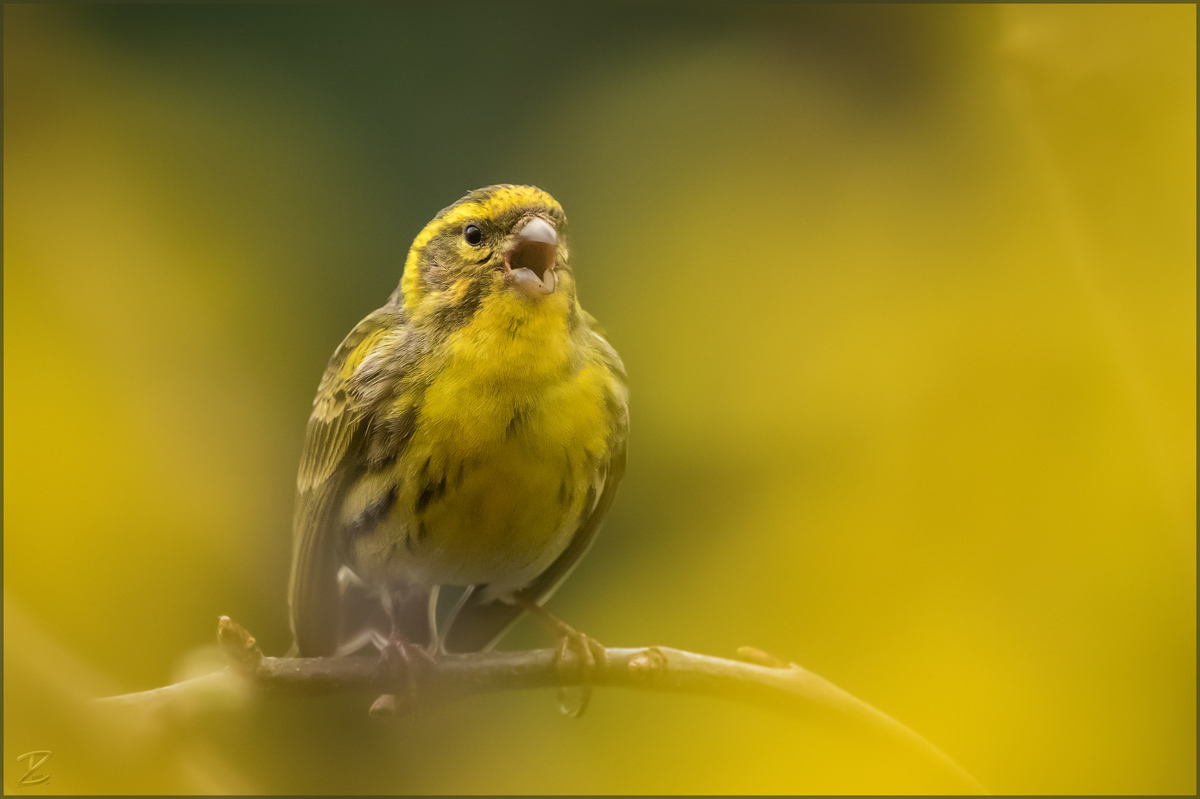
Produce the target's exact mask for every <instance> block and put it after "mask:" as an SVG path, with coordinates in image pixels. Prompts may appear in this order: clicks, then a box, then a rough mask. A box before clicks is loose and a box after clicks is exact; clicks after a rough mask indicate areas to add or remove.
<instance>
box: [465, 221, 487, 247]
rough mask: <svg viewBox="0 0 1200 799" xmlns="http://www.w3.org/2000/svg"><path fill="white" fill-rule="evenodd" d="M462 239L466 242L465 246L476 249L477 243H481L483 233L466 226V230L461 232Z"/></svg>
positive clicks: (473, 227)
mask: <svg viewBox="0 0 1200 799" xmlns="http://www.w3.org/2000/svg"><path fill="white" fill-rule="evenodd" d="M463 238H464V239H466V240H467V244H470V245H471V246H472V247H478V246H479V242H481V241H483V231H482V230H480V229H479V228H477V227H475V226H474V225H467V229H466V230H464V231H463Z"/></svg>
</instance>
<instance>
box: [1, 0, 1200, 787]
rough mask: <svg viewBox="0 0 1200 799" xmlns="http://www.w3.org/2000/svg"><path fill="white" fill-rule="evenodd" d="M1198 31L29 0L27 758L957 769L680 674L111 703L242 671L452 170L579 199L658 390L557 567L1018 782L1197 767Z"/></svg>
mask: <svg viewBox="0 0 1200 799" xmlns="http://www.w3.org/2000/svg"><path fill="white" fill-rule="evenodd" d="M1195 32H1196V10H1195V6H1190V5H1172V6H1116V5H1108V6H1081V5H1070V6H1021V7H996V6H963V7H952V6H936V7H916V6H883V7H871V6H847V7H821V6H756V5H736V6H695V7H691V6H688V7H683V6H673V5H654V6H651V7H648V8H638V7H634V6H628V5H617V6H588V5H580V6H572V7H570V8H561V7H557V6H550V5H522V6H512V5H500V4H489V5H482V6H467V5H444V6H426V5H403V6H375V5H366V6H274V5H268V6H245V7H238V6H154V5H137V6H96V7H75V6H22V5H12V4H9V5H6V6H5V7H4V104H5V105H4V666H5V670H4V671H5V673H4V699H5V709H4V780H5V791H6V792H11V793H20V792H22V791H24V792H29V791H30V790H38V789H23V788H20V787H18V786H17V785H16V782H17V780H18V779H19V778H20V777H21V776H22V775H23V774H24V771H25V764H24V763H19V762H18V761H17V760H16V758H17V756H18V755H19V754H22V753H24V752H26V751H29V750H50V751H53V753H54V755H53V758H52V759H51V760H49V761H48V762H47V764H46V766H45V767H44V768H43V769H42V771H43V772H44V773H49V774H50V775H52V776H51V781H50V783H49V790H51V791H54V792H159V791H161V792H207V791H217V792H227V791H239V792H242V791H244V792H280V791H286V792H302V793H306V792H423V793H440V792H488V793H509V792H747V791H753V792H807V791H830V792H853V791H863V790H870V791H888V792H892V791H922V790H925V789H927V788H928V787H929V784H928V783H927V782H925V780H926V777H925V776H922V774H921V773H918V772H919V770H918V769H915V767H910V766H909V764H906V763H903V762H899V761H895V760H894V759H892V760H889V759H887V758H885V757H883V756H881V755H880V754H879V753H877V752H874V751H872V750H871V749H870V747H868V746H866V745H864V744H862V743H861V742H860V741H858V740H856V739H855V738H854V737H850V738H846V737H844V736H842V737H838V736H836V735H833V734H831V733H830V732H828V731H826V730H823V729H821V728H820V727H819V726H814V725H799V724H796V723H795V722H793V721H790V720H788V719H785V718H783V717H776V716H775V715H772V714H770V713H768V712H765V711H762V710H757V709H751V708H744V707H740V706H737V705H733V704H729V703H725V702H719V701H715V700H712V701H710V700H702V699H694V698H682V697H673V696H663V695H657V694H640V693H626V692H620V691H612V690H608V691H604V690H602V691H600V692H598V694H597V696H596V698H595V700H594V701H593V705H592V709H591V710H590V711H589V712H588V714H587V715H586V716H585V717H583V718H582V719H581V720H579V721H574V722H571V721H566V720H564V719H562V718H560V717H559V716H557V715H556V713H555V711H554V705H553V701H552V696H551V695H550V694H549V693H545V694H517V695H505V696H489V697H481V698H476V699H471V700H469V701H464V702H462V703H460V704H457V705H454V706H451V707H447V708H442V709H438V710H436V711H430V712H427V713H422V714H421V715H419V716H417V717H416V718H412V719H407V720H404V721H402V722H401V723H398V724H395V725H391V726H381V725H379V724H375V723H372V722H370V721H369V720H368V719H367V718H366V716H365V710H366V706H367V704H369V698H366V699H364V698H362V697H331V698H325V699H321V700H312V701H299V702H297V701H293V702H285V703H266V704H263V705H256V706H254V707H252V708H249V709H243V710H240V711H239V710H229V709H221V708H215V709H201V710H198V711H197V712H196V714H195V715H194V717H189V718H187V719H183V720H179V721H178V723H176V724H174V725H172V726H170V727H169V729H168V731H167V733H165V734H161V735H160V734H159V733H158V732H156V731H154V730H148V729H145V728H142V727H138V726H136V725H124V724H122V725H115V724H114V723H113V722H112V721H111V720H105V719H103V718H96V717H94V716H93V715H92V714H91V713H90V712H89V711H88V709H87V706H86V704H81V702H82V698H83V697H87V696H96V695H102V694H108V693H121V692H127V691H134V690H143V689H148V688H151V687H154V686H157V685H162V684H165V683H167V682H170V681H172V680H175V679H178V678H179V677H180V676H184V675H188V674H194V673H196V672H202V671H204V670H205V669H207V668H211V667H212V663H213V652H212V648H213V647H212V645H211V644H212V642H213V641H214V640H215V629H216V619H217V616H218V615H220V614H228V615H230V616H232V617H234V618H235V619H237V620H238V621H240V622H241V623H243V624H244V625H245V626H246V627H248V628H249V629H250V630H251V631H252V632H253V633H254V634H255V635H257V636H258V638H259V640H260V641H261V642H262V644H263V646H264V649H265V650H266V651H267V653H268V654H282V653H283V651H284V650H285V649H286V647H287V645H288V643H289V634H288V631H287V622H286V600H285V593H286V583H287V568H288V560H289V557H290V523H291V507H292V500H293V491H294V477H295V470H296V465H297V462H298V458H299V453H300V447H301V443H302V437H303V432H304V423H305V420H306V418H307V413H308V409H309V407H310V402H311V399H312V396H313V393H314V392H315V389H316V384H317V380H318V379H319V376H320V374H321V371H322V369H323V367H324V364H325V361H326V360H327V358H328V357H329V355H330V354H331V353H332V352H333V349H334V347H335V346H336V345H337V343H338V342H339V341H340V339H341V337H342V336H343V335H344V334H345V333H346V332H348V331H349V329H350V328H351V327H352V326H353V325H354V323H355V322H357V321H358V320H359V319H360V318H361V317H362V316H364V315H366V313H368V312H369V311H371V310H373V309H374V308H376V307H378V306H379V305H381V304H382V303H383V302H384V300H385V299H386V297H387V295H388V294H389V292H390V291H391V290H392V289H393V288H394V287H395V285H396V283H397V282H398V281H399V277H400V267H401V264H402V263H403V258H404V254H405V252H406V250H407V248H408V245H409V243H410V242H411V240H412V237H413V236H414V235H415V234H416V233H417V231H418V230H419V229H420V228H421V226H422V225H423V224H424V223H425V222H426V221H427V220H428V219H429V218H431V217H432V216H433V214H434V213H435V212H437V211H438V210H439V209H440V208H442V207H443V206H445V205H447V204H449V203H450V202H452V201H453V200H455V199H457V198H458V197H459V196H460V195H462V194H463V193H464V192H465V191H466V190H468V189H472V188H476V187H479V186H483V185H487V184H490V183H495V182H520V183H532V184H536V185H539V186H541V187H543V188H545V189H546V190H548V191H550V192H551V193H552V194H554V195H555V197H556V198H557V199H558V200H559V201H560V202H561V203H562V205H563V206H564V207H565V209H566V211H567V214H568V216H569V217H570V219H571V230H572V250H573V258H574V264H575V268H576V272H577V275H578V280H579V283H580V296H581V299H582V300H583V302H584V305H585V307H587V308H588V310H590V311H591V312H592V313H593V314H595V315H596V316H597V317H598V318H599V319H600V320H601V322H602V323H603V324H604V326H605V327H606V328H607V330H608V332H609V334H610V340H611V341H612V342H613V343H614V344H615V346H616V347H617V349H618V350H619V351H620V352H621V354H622V355H623V356H624V359H625V363H626V365H627V367H628V370H629V375H630V383H631V388H632V411H631V412H632V438H631V443H630V456H629V457H630V460H629V469H628V472H627V474H626V477H625V481H624V483H623V485H622V488H621V492H620V494H619V496H618V498H617V502H616V504H615V507H614V509H613V512H612V514H611V515H610V517H609V520H608V522H607V524H606V525H605V529H604V532H603V534H602V535H601V537H600V538H599V540H598V542H597V544H596V546H595V547H594V549H593V550H592V553H591V554H590V555H589V557H588V558H587V559H586V560H585V561H584V562H583V564H582V565H581V566H580V568H579V569H578V570H577V571H576V572H575V574H574V576H573V577H572V579H571V580H570V581H569V582H568V583H567V584H566V585H565V586H564V588H563V589H562V590H561V591H560V592H559V593H558V594H557V595H556V596H555V598H554V600H553V602H552V608H553V609H554V611H555V612H556V613H559V614H560V615H562V616H563V617H565V618H566V619H568V620H570V621H571V622H572V623H573V624H575V625H576V626H578V627H579V628H580V629H582V630H585V631H586V632H588V633H590V634H592V635H594V636H596V637H597V638H598V639H599V640H601V641H603V642H605V643H606V644H609V645H612V646H637V645H649V644H662V645H669V646H676V647H681V648H687V649H693V650H697V651H701V652H706V653H710V654H717V655H726V656H728V655H731V654H732V653H733V651H734V649H735V648H736V647H737V646H740V645H744V644H751V645H755V646H758V647H761V648H763V649H766V650H768V651H770V652H773V653H776V654H778V655H780V656H782V657H784V658H786V659H789V660H794V661H797V662H799V663H800V664H802V665H804V666H806V667H808V668H810V669H812V670H814V671H816V672H818V673H819V674H822V675H823V676H825V677H826V678H828V679H830V680H832V681H833V682H834V683H837V684H838V685H841V686H842V687H844V688H846V689H847V690H849V691H850V692H852V693H854V694H856V695H858V696H860V697H861V698H863V699H864V700H866V701H868V702H870V703H872V704H874V705H876V706H877V707H879V708H881V709H883V710H884V711H886V712H888V713H890V714H892V715H893V716H895V717H896V718H898V719H899V720H901V721H902V722H904V723H905V724H907V725H909V726H910V727H912V728H913V729H915V730H917V731H918V732H920V733H921V734H923V735H924V736H926V737H927V738H929V739H930V740H932V741H933V742H934V743H936V744H938V745H939V746H940V747H942V748H943V749H944V750H945V751H946V752H947V753H949V754H950V755H951V756H952V757H954V758H955V759H956V760H958V761H959V762H960V763H961V764H962V765H963V766H964V767H965V768H966V769H967V770H968V771H970V772H972V773H973V774H974V775H975V776H976V777H977V778H979V779H980V780H981V781H982V782H983V783H984V784H985V785H986V786H987V787H988V788H989V789H991V790H993V791H996V792H1004V793H1021V792H1038V793H1042V792H1071V793H1109V792H1118V793H1143V792H1145V793H1156V792H1170V793H1194V792H1195V791H1196V754H1195V752H1196V604H1195V603H1196V563H1195V557H1196V490H1195V479H1196V427H1195V414H1196V161H1195V155H1196V127H1195V124H1196V83H1195V78H1196V38H1195V36H1196V34H1195ZM505 645H506V646H508V647H519V646H542V645H546V641H545V639H544V638H543V637H542V636H541V634H540V631H539V629H538V628H537V626H536V625H532V624H525V623H523V624H522V626H521V627H520V628H519V629H518V630H517V631H516V632H514V634H513V635H512V636H511V637H510V638H509V639H508V640H507V641H506V644H505ZM160 732H161V731H160ZM41 790H46V788H42V789H41Z"/></svg>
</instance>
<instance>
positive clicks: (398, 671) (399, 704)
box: [370, 636, 437, 717]
mask: <svg viewBox="0 0 1200 799" xmlns="http://www.w3.org/2000/svg"><path fill="white" fill-rule="evenodd" d="M379 655H380V658H379V662H380V666H381V668H382V671H383V676H384V678H385V679H386V680H387V681H388V682H390V683H392V684H396V683H401V682H403V684H404V692H403V694H383V695H382V696H380V697H379V698H378V699H376V700H375V703H374V704H372V705H371V710H370V714H371V716H373V717H380V716H395V715H397V714H398V713H399V712H400V709H401V708H404V709H409V708H411V707H412V706H413V705H414V704H415V702H416V696H417V685H418V683H419V682H420V679H421V674H422V673H424V672H426V671H427V670H428V669H430V668H431V667H433V665H434V664H435V663H436V662H437V661H435V660H434V657H433V655H431V654H429V652H428V651H427V650H426V649H425V647H423V646H418V645H417V644H410V643H408V642H407V641H403V640H401V639H399V638H397V637H395V636H393V637H391V638H389V639H388V642H387V644H386V645H384V647H383V649H381V650H380V652H379Z"/></svg>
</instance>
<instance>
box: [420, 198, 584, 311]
mask: <svg viewBox="0 0 1200 799" xmlns="http://www.w3.org/2000/svg"><path fill="white" fill-rule="evenodd" d="M566 222H567V218H566V215H565V214H564V213H563V210H562V207H561V206H560V205H559V204H558V203H557V202H556V201H555V200H554V198H553V197H551V196H550V195H549V194H547V193H546V192H544V191H542V190H541V189H538V188H535V187H533V186H512V185H507V184H504V185H498V186H489V187H487V188H485V189H477V190H476V191H473V192H471V193H469V194H467V195H466V196H465V197H463V198H462V199H460V200H459V201H458V202H456V203H454V204H453V205H451V206H449V207H447V208H445V209H443V210H442V211H441V212H440V213H438V215H437V216H435V217H434V218H433V221H431V222H430V223H429V224H428V225H426V226H425V229H424V230H422V231H421V233H420V234H419V235H418V236H417V238H416V240H415V241H414V242H413V245H412V249H411V250H409V253H408V259H407V260H406V261H405V264H404V277H403V279H402V281H401V284H400V288H401V292H402V295H403V304H404V308H405V310H406V311H407V312H408V313H409V314H410V316H411V317H413V318H414V319H426V320H431V321H435V322H442V321H444V322H446V323H449V324H451V325H454V324H455V323H457V324H465V323H466V322H467V321H469V320H470V318H471V317H472V316H473V315H474V313H475V311H477V310H478V309H479V307H480V306H481V305H482V304H483V303H484V302H485V301H487V300H488V299H489V298H494V299H495V301H496V302H497V303H503V304H505V305H506V306H507V307H511V308H512V309H513V311H514V312H516V313H527V312H533V313H538V312H541V313H554V312H562V313H564V314H565V313H567V312H569V310H570V309H571V308H572V307H573V306H574V304H575V284H574V281H573V279H572V278H571V274H570V271H569V266H568V262H567V247H566V243H565V242H564V240H563V232H564V229H565V227H566Z"/></svg>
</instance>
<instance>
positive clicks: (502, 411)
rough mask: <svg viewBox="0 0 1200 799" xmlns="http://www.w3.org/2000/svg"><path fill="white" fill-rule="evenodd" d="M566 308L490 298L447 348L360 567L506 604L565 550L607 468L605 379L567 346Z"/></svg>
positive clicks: (588, 358) (509, 296) (591, 360)
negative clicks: (468, 589)
mask: <svg viewBox="0 0 1200 799" xmlns="http://www.w3.org/2000/svg"><path fill="white" fill-rule="evenodd" d="M565 302H566V299H565V298H564V297H561V296H551V297H548V298H547V299H546V301H544V302H540V303H530V302H529V301H528V300H526V299H525V298H522V297H519V296H515V295H514V294H513V293H512V292H498V293H496V294H493V295H491V296H490V297H489V298H488V299H487V300H486V301H485V303H484V305H483V307H481V308H480V310H479V312H478V313H477V314H476V316H475V318H474V319H473V321H472V322H471V323H470V324H468V325H466V326H464V327H463V328H461V329H460V330H458V331H456V332H455V333H454V334H452V335H451V336H450V338H449V339H448V340H447V342H446V346H445V348H444V350H443V352H442V354H441V357H440V358H439V363H438V364H437V371H436V373H435V374H432V375H431V376H430V377H431V380H430V382H429V384H428V387H427V388H426V390H425V393H424V396H423V398H422V400H421V403H420V412H419V416H418V419H417V423H416V429H415V431H414V434H413V437H412V439H411V441H410V442H409V444H408V446H407V447H406V449H405V452H404V456H403V457H402V458H400V459H399V460H398V461H397V464H396V467H395V470H394V472H393V474H391V475H390V476H389V478H390V479H392V480H394V481H395V482H396V484H397V485H398V491H397V497H396V502H395V504H394V507H393V508H392V511H391V513H390V514H389V516H388V518H387V520H386V522H385V523H384V524H382V525H381V526H380V529H379V531H378V532H377V534H376V535H374V536H371V537H370V538H366V539H364V540H363V541H361V542H359V543H358V546H359V547H360V551H359V553H358V555H359V557H358V559H359V561H360V563H361V562H363V561H364V560H365V561H368V562H371V563H376V564H379V566H380V567H381V569H382V570H383V571H384V572H386V575H387V576H390V577H395V578H397V579H402V580H404V581H406V582H410V583H417V584H426V585H434V584H450V585H469V584H480V583H487V584H488V585H489V593H490V594H491V595H492V596H503V595H505V594H507V593H510V592H511V591H512V590H516V589H518V588H521V587H522V586H524V585H525V584H527V583H528V582H530V581H531V580H532V579H533V578H534V577H536V576H537V575H538V574H539V573H541V572H542V571H543V570H544V569H545V568H546V567H547V566H549V564H550V563H551V562H553V560H554V558H556V557H557V556H558V555H559V554H560V553H561V552H562V550H563V549H564V548H565V547H566V546H567V544H568V543H569V541H570V539H571V536H572V535H573V534H574V532H575V530H576V528H577V526H578V524H579V520H580V517H581V515H582V514H584V513H585V512H590V510H591V508H590V507H585V505H586V504H587V503H588V502H589V501H593V500H594V497H595V496H596V491H595V490H594V489H595V483H596V481H597V480H598V475H597V471H598V468H597V467H598V465H599V464H600V463H602V461H603V460H604V459H605V458H606V456H607V455H608V448H609V442H608V441H607V436H608V433H609V430H610V424H609V420H608V418H607V411H606V403H605V397H606V395H607V394H608V393H609V392H611V390H612V381H613V379H614V377H613V375H612V374H610V373H609V371H608V369H607V368H606V367H605V366H604V364H603V363H602V361H601V360H600V359H599V358H598V357H592V354H591V353H589V352H587V351H586V350H585V349H583V348H581V347H580V346H579V345H578V344H577V343H575V342H574V341H573V340H572V338H571V336H570V334H569V331H568V329H567V313H566V310H567V309H566V308H564V307H561V305H562V304H563V303H565ZM401 401H402V402H403V401H404V400H401ZM589 489H593V490H592V491H589ZM379 576H381V577H382V576H385V575H383V574H381V575H379Z"/></svg>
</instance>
